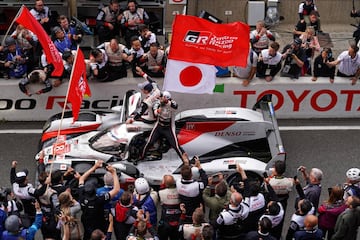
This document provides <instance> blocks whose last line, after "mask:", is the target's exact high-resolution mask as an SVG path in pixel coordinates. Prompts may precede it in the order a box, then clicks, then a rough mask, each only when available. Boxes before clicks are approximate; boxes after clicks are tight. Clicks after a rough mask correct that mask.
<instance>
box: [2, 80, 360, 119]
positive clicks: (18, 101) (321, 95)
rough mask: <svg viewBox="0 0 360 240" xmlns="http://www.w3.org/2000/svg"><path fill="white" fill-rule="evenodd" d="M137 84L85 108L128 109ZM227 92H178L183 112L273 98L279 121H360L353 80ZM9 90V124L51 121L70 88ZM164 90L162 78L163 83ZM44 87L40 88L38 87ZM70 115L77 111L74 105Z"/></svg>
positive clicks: (101, 94) (96, 91)
mask: <svg viewBox="0 0 360 240" xmlns="http://www.w3.org/2000/svg"><path fill="white" fill-rule="evenodd" d="M137 81H138V80H137V79H135V78H128V79H121V80H119V81H114V82H107V83H100V82H91V83H90V85H91V86H90V87H91V89H93V91H92V96H91V97H90V98H88V99H84V100H83V101H82V106H81V109H83V110H85V109H86V110H96V111H110V110H111V108H112V107H114V106H117V105H120V104H122V100H123V96H124V94H125V93H126V91H127V90H130V89H136V90H137ZM216 83H217V84H223V85H224V91H223V92H221V93H219V92H216V93H214V94H211V95H199V94H187V93H175V92H173V93H172V97H173V99H174V100H176V102H177V103H178V104H179V109H178V111H177V112H180V111H182V110H187V109H194V108H208V107H246V108H252V107H253V105H254V104H255V103H256V101H257V100H258V99H260V98H261V97H262V96H263V95H265V94H272V100H273V104H274V108H275V113H276V116H277V118H280V119H281V118H283V119H284V118H287V119H296V118H358V117H360V89H359V87H358V84H360V83H358V84H356V85H354V86H352V85H351V84H350V80H349V79H347V78H339V77H336V78H335V83H334V84H330V83H329V79H327V78H318V80H317V81H316V82H315V83H314V82H312V81H311V79H310V77H301V78H300V79H298V80H296V81H294V80H290V79H289V78H281V77H277V76H276V77H275V79H274V80H273V81H272V82H270V83H268V82H265V81H263V80H260V79H257V78H255V79H254V80H253V81H251V83H250V85H249V86H248V87H243V86H242V84H241V83H242V80H240V79H238V78H217V79H216ZM0 85H1V87H2V89H6V91H3V92H2V94H1V97H0V118H1V119H2V120H6V121H45V120H47V119H48V118H49V117H50V116H52V115H54V114H57V113H60V112H61V111H62V107H63V106H64V102H65V93H66V89H67V83H63V84H62V85H61V86H60V87H57V88H53V90H52V91H50V92H48V93H46V94H41V95H33V96H31V97H28V96H26V95H23V94H22V93H21V92H20V90H19V88H18V83H17V82H16V81H6V80H0ZM158 85H159V87H160V88H161V87H162V79H158ZM33 87H34V88H38V87H39V86H33ZM67 110H69V111H70V110H71V109H70V106H68V107H67Z"/></svg>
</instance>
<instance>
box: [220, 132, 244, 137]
mask: <svg viewBox="0 0 360 240" xmlns="http://www.w3.org/2000/svg"><path fill="white" fill-rule="evenodd" d="M214 135H215V136H220V137H236V136H241V132H235V131H234V132H215V134H214Z"/></svg>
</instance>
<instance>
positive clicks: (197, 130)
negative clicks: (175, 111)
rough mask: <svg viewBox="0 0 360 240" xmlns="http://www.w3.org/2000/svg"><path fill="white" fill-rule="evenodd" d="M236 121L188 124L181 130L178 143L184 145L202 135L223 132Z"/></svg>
mask: <svg viewBox="0 0 360 240" xmlns="http://www.w3.org/2000/svg"><path fill="white" fill-rule="evenodd" d="M234 123H235V121H230V122H225V121H224V122H187V123H186V124H185V125H184V127H182V128H181V129H180V132H179V134H178V136H177V137H178V142H179V144H180V145H184V144H186V143H188V142H190V141H192V140H194V139H195V138H197V137H199V136H200V135H201V134H204V133H208V132H215V131H222V130H224V129H226V128H228V127H230V126H231V125H233V124H234Z"/></svg>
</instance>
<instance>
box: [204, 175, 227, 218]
mask: <svg viewBox="0 0 360 240" xmlns="http://www.w3.org/2000/svg"><path fill="white" fill-rule="evenodd" d="M202 197H203V200H204V204H205V206H206V207H208V208H209V221H210V222H213V221H215V220H216V219H217V217H218V216H219V214H220V212H221V211H222V210H223V209H224V206H227V205H228V204H229V201H230V197H231V191H230V189H229V187H228V185H227V183H226V180H225V179H224V175H223V174H222V173H216V174H214V175H212V176H210V177H209V178H208V185H207V186H206V188H205V190H204V191H203V194H202Z"/></svg>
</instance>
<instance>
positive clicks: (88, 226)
mask: <svg viewBox="0 0 360 240" xmlns="http://www.w3.org/2000/svg"><path fill="white" fill-rule="evenodd" d="M101 167H104V168H105V169H106V170H107V171H109V172H110V173H111V175H112V177H113V180H114V188H113V189H112V190H111V191H110V192H107V193H105V194H104V195H101V196H96V187H97V186H96V183H95V182H94V181H92V180H88V181H86V180H87V179H88V177H89V176H90V175H91V174H92V173H93V172H95V170H96V169H98V168H101ZM85 181H86V182H85ZM119 191H120V183H119V177H118V175H117V173H116V169H115V168H114V167H113V166H111V165H107V164H105V163H104V162H103V161H101V160H98V161H96V163H95V164H94V165H93V166H92V167H91V168H90V169H89V170H87V171H86V172H85V173H84V174H83V175H82V176H81V177H80V178H79V202H80V204H81V209H82V215H81V222H82V223H83V225H84V228H85V229H84V230H85V233H84V239H90V236H91V233H92V232H93V231H94V230H95V229H97V228H98V229H100V230H102V231H103V232H105V231H106V230H107V229H106V226H107V225H108V224H107V223H106V220H105V218H104V204H106V203H108V202H110V201H111V199H112V198H113V197H114V196H115V195H116V194H118V192H119Z"/></svg>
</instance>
